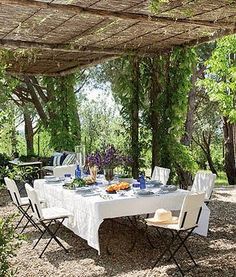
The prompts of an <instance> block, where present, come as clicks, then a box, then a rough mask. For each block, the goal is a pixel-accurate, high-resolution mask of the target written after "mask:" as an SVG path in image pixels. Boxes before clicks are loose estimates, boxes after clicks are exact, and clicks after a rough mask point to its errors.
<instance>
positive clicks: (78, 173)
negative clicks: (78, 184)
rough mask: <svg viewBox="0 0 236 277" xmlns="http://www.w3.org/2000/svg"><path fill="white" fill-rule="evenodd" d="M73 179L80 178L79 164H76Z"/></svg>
mask: <svg viewBox="0 0 236 277" xmlns="http://www.w3.org/2000/svg"><path fill="white" fill-rule="evenodd" d="M75 178H77V179H79V178H81V170H80V167H79V164H77V168H76V170H75Z"/></svg>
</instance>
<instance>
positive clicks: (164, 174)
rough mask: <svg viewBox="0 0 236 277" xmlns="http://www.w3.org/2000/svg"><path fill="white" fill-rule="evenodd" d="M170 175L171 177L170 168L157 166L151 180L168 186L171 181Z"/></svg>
mask: <svg viewBox="0 0 236 277" xmlns="http://www.w3.org/2000/svg"><path fill="white" fill-rule="evenodd" d="M169 175H170V169H169V168H164V167H159V166H155V167H154V170H153V173H152V177H151V180H156V181H160V182H161V183H162V184H163V185H166V183H167V181H168V179H169Z"/></svg>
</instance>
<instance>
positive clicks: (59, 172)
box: [53, 164, 76, 177]
mask: <svg viewBox="0 0 236 277" xmlns="http://www.w3.org/2000/svg"><path fill="white" fill-rule="evenodd" d="M75 170H76V164H71V165H62V166H56V167H54V168H53V175H54V176H56V177H64V175H65V174H71V175H72V176H73V175H75Z"/></svg>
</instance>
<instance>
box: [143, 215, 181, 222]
mask: <svg viewBox="0 0 236 277" xmlns="http://www.w3.org/2000/svg"><path fill="white" fill-rule="evenodd" d="M178 219H179V218H178V217H176V216H172V218H171V220H158V219H155V218H154V217H153V218H146V219H145V220H146V221H147V222H148V223H154V224H155V223H156V224H176V223H178Z"/></svg>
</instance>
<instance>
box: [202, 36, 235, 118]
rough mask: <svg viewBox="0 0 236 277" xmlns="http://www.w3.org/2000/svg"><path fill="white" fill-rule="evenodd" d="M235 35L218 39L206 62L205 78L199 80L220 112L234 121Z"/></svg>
mask: <svg viewBox="0 0 236 277" xmlns="http://www.w3.org/2000/svg"><path fill="white" fill-rule="evenodd" d="M235 53H236V36H235V35H232V36H228V37H224V38H222V39H220V40H218V42H217V45H216V48H215V50H214V51H213V53H212V56H211V58H210V59H209V60H208V61H207V62H206V64H207V67H208V69H207V71H206V78H205V80H202V81H201V82H199V85H200V86H202V87H204V88H205V89H206V90H207V92H208V93H209V96H210V100H211V101H214V102H216V103H217V104H218V107H219V110H220V113H221V114H222V115H223V116H225V117H227V118H228V119H229V121H230V122H236V56H235Z"/></svg>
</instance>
